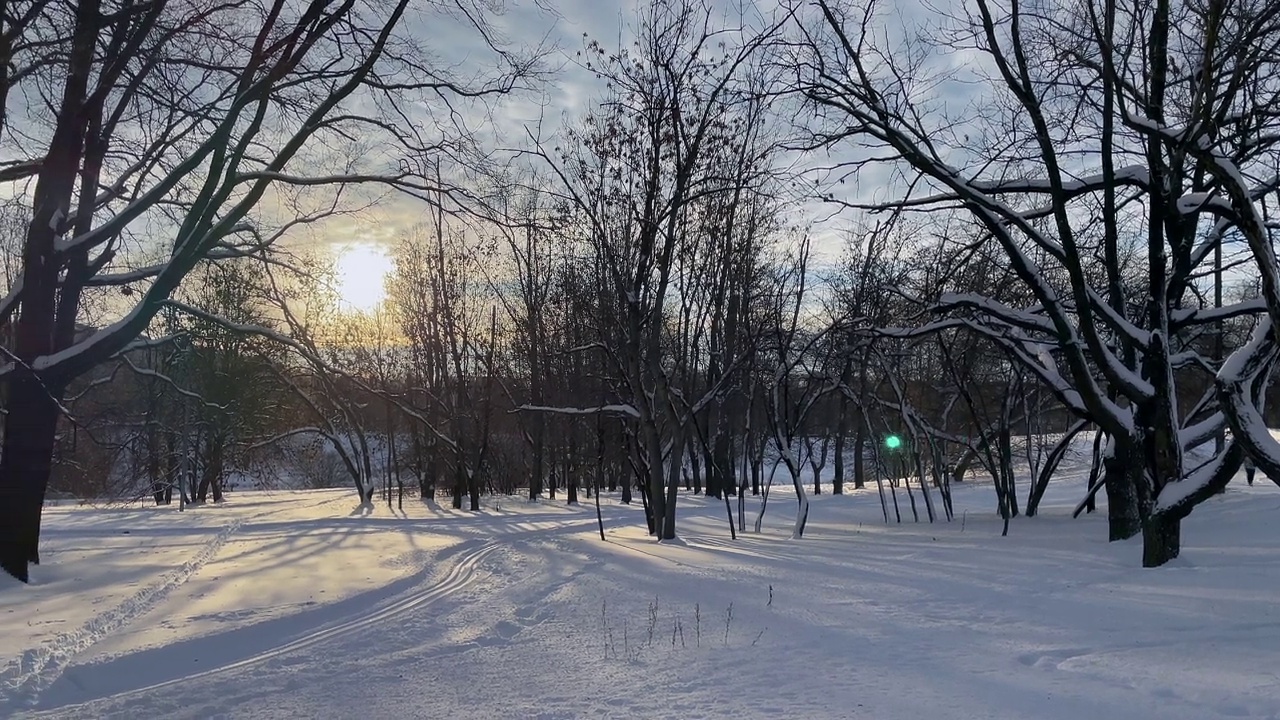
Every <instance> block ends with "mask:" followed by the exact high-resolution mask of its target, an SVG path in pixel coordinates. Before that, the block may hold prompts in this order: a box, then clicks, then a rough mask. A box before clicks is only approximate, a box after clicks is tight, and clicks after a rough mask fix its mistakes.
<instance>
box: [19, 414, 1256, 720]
mask: <svg viewBox="0 0 1280 720" xmlns="http://www.w3.org/2000/svg"><path fill="white" fill-rule="evenodd" d="M1090 442H1091V438H1090V437H1087V436H1082V437H1081V438H1080V439H1079V440H1078V444H1079V448H1077V449H1078V450H1080V451H1081V454H1084V453H1087V450H1088V445H1089V443H1090ZM1064 463H1066V465H1064V469H1063V470H1062V471H1060V473H1059V474H1058V475H1057V476H1056V478H1055V480H1054V482H1053V483H1052V484H1051V485H1050V488H1049V492H1048V494H1047V495H1046V497H1045V500H1044V503H1043V504H1042V508H1041V512H1042V515H1041V516H1040V517H1036V518H1019V519H1017V520H1016V521H1015V522H1014V523H1013V526H1012V529H1011V531H1010V535H1009V537H1006V538H1001V537H1000V521H999V518H998V516H997V514H996V511H995V499H994V494H993V492H992V488H991V486H990V485H989V484H987V483H982V482H978V481H976V480H975V481H970V482H965V483H964V484H963V485H958V486H956V487H955V488H954V497H955V502H956V520H955V521H954V522H950V523H947V522H941V521H940V522H938V523H933V524H930V523H927V522H923V523H918V524H916V523H909V522H906V523H902V524H896V523H895V524H885V523H884V522H883V519H882V517H881V511H880V507H879V500H878V498H877V495H876V492H875V490H874V485H873V486H872V489H870V490H868V491H857V492H850V493H849V494H846V495H844V496H833V495H831V494H829V492H824V494H822V495H818V496H811V497H810V501H811V503H812V508H811V511H810V516H809V521H808V524H807V525H806V529H805V533H804V537H803V538H802V539H791V538H790V537H789V536H790V534H791V530H792V527H791V525H792V524H793V520H794V518H792V517H791V513H790V511H789V510H790V508H789V507H788V505H789V503H794V502H795V496H794V495H793V494H791V489H790V488H789V487H786V486H785V485H779V486H777V487H774V488H773V490H772V491H771V492H772V494H773V496H774V497H773V498H772V502H771V505H775V504H778V503H781V505H779V506H778V507H777V509H775V510H774V511H772V512H770V513H768V514H766V516H765V523H764V529H763V532H762V533H760V534H754V533H745V534H743V535H740V536H739V539H738V540H737V541H732V540H730V539H729V533H728V529H727V528H726V527H725V523H726V518H725V516H724V504H723V501H717V500H714V499H708V498H700V497H693V496H689V495H684V496H682V497H681V499H680V506H679V521H678V522H679V525H678V528H679V531H680V541H679V542H667V543H655V542H653V541H652V540H651V539H650V538H648V537H646V535H645V533H644V531H643V528H642V527H641V516H640V512H641V511H640V506H639V502H638V499H637V502H636V503H635V505H634V506H631V507H627V506H623V505H621V504H620V503H619V502H618V500H617V497H616V495H614V496H610V495H608V494H606V496H605V497H604V498H603V499H602V502H601V504H602V510H603V513H604V521H605V524H606V529H607V536H608V541H607V542H602V541H601V540H600V538H599V535H598V533H597V530H596V524H595V507H594V504H593V503H592V502H590V501H587V500H586V498H585V496H584V502H583V503H582V505H581V506H579V507H566V506H565V505H564V504H563V502H561V501H550V500H545V499H544V500H542V501H540V502H536V503H531V502H528V501H527V500H524V499H520V498H515V497H511V498H508V497H489V498H486V499H485V507H484V509H483V510H482V511H481V512H478V513H468V512H463V511H456V510H452V509H449V508H444V507H440V506H439V505H436V504H435V503H430V504H424V503H422V502H420V501H418V500H417V499H416V498H414V499H412V501H410V499H409V498H406V501H405V510H404V512H400V511H392V510H390V509H388V508H387V507H386V505H385V503H383V504H381V505H378V506H377V507H376V509H375V511H374V513H373V514H372V515H368V516H363V517H361V516H356V515H353V514H352V513H351V510H352V508H353V507H355V505H356V501H355V498H354V496H353V494H352V493H351V492H350V491H307V492H281V493H265V492H233V493H231V494H230V495H229V496H228V497H229V500H228V502H227V503H225V504H224V505H221V506H216V507H204V508H197V509H194V510H190V511H187V512H183V513H178V512H176V511H175V510H174V509H172V508H159V509H156V508H143V507H141V506H132V507H127V508H124V507H100V508H95V507H90V506H75V505H69V506H57V507H52V508H50V509H49V511H48V512H47V514H46V519H45V528H46V530H45V544H44V548H45V560H46V562H45V564H43V565H40V566H38V567H36V568H34V571H33V572H34V582H33V584H32V585H30V586H21V585H19V584H17V583H14V582H5V583H0V667H5V665H6V664H7V665H8V667H7V669H4V670H3V671H0V717H9V716H16V717H58V718H110V717H121V718H136V717H165V718H208V717H228V718H297V717H316V718H327V717H333V718H345V717H363V718H400V717H447V718H451V719H459V720H460V719H463V718H492V717H514V718H531V717H537V718H548V719H550V718H610V717H612V718H630V717H655V718H695V717H733V718H777V717H796V718H800V717H803V718H837V717H855V718H862V717H865V718H878V719H879V718H883V719H888V720H893V719H897V718H903V719H913V720H914V719H918V718H925V717H945V718H957V719H966V718H1011V719H1012V718H1019V719H1026V718H1045V719H1048V720H1059V719H1061V720H1068V719H1070V720H1078V718H1081V717H1095V718H1112V717H1121V716H1123V717H1125V718H1135V719H1140V718H1160V719H1161V720H1179V719H1182V718H1185V719H1188V720H1191V719H1194V720H1204V719H1205V718H1220V717H1253V718H1275V717H1277V716H1280V677H1278V676H1277V673H1276V671H1275V669H1274V653H1275V648H1276V647H1280V608H1277V606H1276V604H1275V602H1274V600H1275V597H1276V596H1277V594H1278V593H1280V547H1277V543H1275V542H1274V538H1275V531H1274V526H1275V525H1274V518H1275V517H1276V515H1277V511H1280V489H1277V488H1276V487H1275V486H1274V485H1273V484H1271V483H1269V482H1262V483H1257V484H1256V485H1255V486H1253V487H1246V486H1245V485H1244V484H1243V476H1241V477H1240V478H1238V479H1237V480H1236V481H1235V482H1233V483H1232V484H1231V486H1230V487H1229V489H1228V491H1227V492H1226V493H1225V494H1223V495H1221V496H1217V497H1214V498H1212V499H1210V500H1209V501H1207V502H1206V503H1205V504H1204V505H1202V506H1200V507H1199V508H1197V510H1196V511H1195V512H1194V513H1192V515H1191V516H1190V517H1189V518H1188V519H1187V520H1186V521H1184V526H1183V543H1184V548H1183V554H1182V557H1181V558H1179V559H1178V560H1176V561H1174V562H1173V563H1171V564H1169V565H1167V566H1165V567H1163V568H1159V569H1155V570H1142V569H1140V558H1141V552H1142V548H1141V543H1140V541H1139V540H1137V539H1135V540H1132V541H1127V542H1122V543H1110V544H1109V543H1107V542H1106V512H1105V508H1100V511H1099V512H1098V513H1095V514H1093V515H1090V516H1084V517H1082V518H1081V519H1079V520H1071V519H1070V518H1069V513H1070V511H1071V508H1072V507H1073V505H1074V503H1075V501H1077V500H1078V499H1079V497H1080V495H1081V494H1082V493H1083V491H1084V482H1085V472H1086V468H1085V467H1084V466H1083V464H1082V463H1081V460H1080V458H1079V457H1078V456H1077V457H1074V458H1069V459H1068V460H1067V461H1064ZM806 479H807V478H806ZM1024 480H1025V479H1024ZM810 482H811V481H810ZM1025 487H1026V484H1025V482H1023V484H1022V488H1023V489H1024V491H1025ZM824 490H829V486H828V487H827V488H824ZM898 496H899V500H900V501H901V502H902V503H903V504H904V505H905V504H906V498H905V497H904V493H901V492H899V493H898ZM1100 499H1101V498H1100ZM759 502H760V501H759V498H748V500H747V512H748V514H749V515H754V512H755V509H756V508H757V507H758V505H759ZM735 505H736V503H735ZM904 510H905V507H904ZM904 514H906V515H908V517H909V513H904ZM891 515H892V514H891ZM922 517H923V515H922Z"/></svg>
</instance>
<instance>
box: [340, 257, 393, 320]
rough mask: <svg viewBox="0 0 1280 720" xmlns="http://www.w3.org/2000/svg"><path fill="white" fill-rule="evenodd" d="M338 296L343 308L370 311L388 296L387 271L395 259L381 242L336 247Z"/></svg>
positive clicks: (389, 270) (391, 268) (390, 268)
mask: <svg viewBox="0 0 1280 720" xmlns="http://www.w3.org/2000/svg"><path fill="white" fill-rule="evenodd" d="M334 254H335V255H336V259H335V263H334V272H335V275H336V276H337V277H336V282H337V290H338V299H339V300H340V301H341V303H342V305H343V306H344V309H347V310H356V311H360V312H370V311H372V310H374V309H376V308H377V307H378V305H380V304H382V301H383V300H384V299H385V298H386V295H387V291H386V284H387V275H388V274H390V273H391V271H392V270H394V269H395V265H396V263H395V260H394V259H392V257H391V255H390V253H388V252H387V250H386V248H384V247H382V246H381V245H378V244H375V243H370V242H352V243H343V244H342V245H338V246H337V247H336V248H334Z"/></svg>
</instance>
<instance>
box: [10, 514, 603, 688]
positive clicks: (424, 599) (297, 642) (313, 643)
mask: <svg viewBox="0 0 1280 720" xmlns="http://www.w3.org/2000/svg"><path fill="white" fill-rule="evenodd" d="M594 524H595V519H594V518H590V519H567V518H566V519H565V520H552V521H536V520H535V521H524V522H520V523H518V524H514V525H511V526H508V527H505V528H497V527H495V528H490V530H491V531H492V532H491V534H492V539H489V540H482V539H479V538H473V539H467V540H463V542H462V543H460V544H458V545H454V546H452V547H450V548H449V549H447V550H445V551H443V555H454V557H453V558H452V559H451V560H450V562H451V566H450V567H449V569H448V570H447V571H446V572H445V575H444V577H443V578H442V579H440V580H439V581H436V582H430V581H429V580H428V579H427V578H425V577H424V576H425V575H426V574H427V571H426V570H425V569H424V570H422V571H420V572H419V573H417V574H415V575H412V576H409V577H408V578H405V579H402V580H401V581H400V584H409V585H410V587H409V589H407V590H392V591H391V592H390V593H387V594H386V595H384V596H383V597H380V598H377V599H368V598H360V601H361V602H357V604H358V605H361V606H362V607H360V608H359V609H357V610H355V611H350V612H348V611H346V610H345V607H343V605H342V603H339V607H340V608H341V609H340V610H339V612H338V613H337V617H336V619H329V620H324V619H320V620H317V621H316V622H315V623H314V624H313V628H314V629H310V630H305V631H302V632H301V633H300V634H299V633H294V634H293V637H292V638H291V639H289V640H287V641H286V642H283V643H279V642H277V643H276V644H268V645H267V646H265V647H260V648H258V649H254V639H252V638H251V639H249V640H248V641H247V642H245V643H236V644H235V647H236V648H237V649H238V650H239V651H240V652H241V653H242V652H243V649H244V648H245V647H248V648H250V649H249V652H248V654H241V656H239V657H234V656H233V657H225V656H224V657H217V655H218V649H217V648H215V647H213V646H211V645H209V644H208V643H206V642H205V640H206V639H205V638H196V639H194V640H192V641H191V642H192V645H194V646H200V647H204V648H206V650H205V651H202V654H204V655H205V656H206V659H207V658H208V657H213V658H214V660H213V663H214V665H215V666H214V667H209V668H207V669H203V670H200V671H197V672H194V673H191V672H181V673H180V674H179V676H177V677H171V678H168V679H166V680H163V681H161V682H155V683H150V684H147V685H146V686H144V687H138V686H136V685H132V684H131V685H129V686H127V687H111V686H110V685H109V684H108V685H100V686H98V687H94V688H92V689H89V690H88V692H87V693H86V694H85V695H83V696H81V697H78V698H76V699H75V700H74V701H72V702H70V703H65V704H64V703H58V704H57V705H50V706H41V705H40V704H39V697H38V696H35V697H33V698H32V699H30V700H29V701H28V702H27V703H25V705H26V706H27V707H28V708H33V709H37V710H43V711H49V710H56V709H63V710H66V709H70V708H72V707H81V708H82V707H84V706H86V705H89V704H91V703H94V702H96V701H100V700H104V699H107V698H118V697H122V696H126V695H127V696H144V695H147V694H151V693H154V692H156V691H159V690H162V689H164V688H169V687H173V686H182V685H184V684H186V683H190V682H191V681H194V680H197V679H201V678H208V677H211V676H215V675H219V674H223V673H231V672H235V671H238V670H244V669H247V668H251V667H253V666H257V665H262V664H264V663H269V662H270V661H273V660H275V661H278V662H281V663H283V664H288V661H287V660H282V658H284V657H285V656H287V655H291V654H295V653H299V652H302V651H306V650H310V649H313V648H315V647H317V646H321V645H323V644H325V643H329V642H332V641H337V640H340V639H343V638H349V637H351V636H353V635H359V634H360V633H363V632H367V631H368V630H369V629H371V628H375V627H380V626H381V627H388V626H390V624H391V623H392V622H393V621H395V620H396V619H397V618H399V617H400V616H402V615H404V614H406V613H409V612H411V611H421V610H423V609H425V608H427V607H430V606H432V605H433V604H436V603H439V602H441V601H444V600H447V599H450V598H452V597H453V596H455V595H457V594H458V593H460V592H462V591H464V590H467V589H470V588H472V587H474V586H475V584H476V581H477V580H478V579H480V578H482V577H484V574H483V572H482V570H481V568H482V566H483V564H484V563H485V561H486V559H488V558H490V557H491V556H492V555H494V554H495V553H496V552H497V551H499V550H501V549H503V548H504V547H510V543H511V541H512V540H519V539H522V538H525V537H534V536H536V537H539V538H545V537H547V536H548V535H556V534H561V533H569V532H574V531H579V530H581V529H582V528H584V527H588V526H589V525H594ZM227 535H228V536H229V535H230V533H227ZM223 542H225V539H224V540H223ZM441 557H442V556H441ZM437 559H440V557H437ZM205 561H207V558H206V559H205ZM433 574H435V573H433ZM188 576H189V574H188ZM175 587H176V584H175ZM385 589H386V588H384V590H385ZM157 599H158V598H157ZM349 600H350V599H349ZM365 601H367V602H368V603H369V604H365ZM152 605H154V603H152V604H150V605H148V607H147V609H150V607H151V606H152ZM369 605H372V607H370V606H369ZM329 610H330V612H331V611H332V608H330V609H329ZM144 611H145V610H144ZM316 612H317V613H318V614H320V615H326V614H329V615H330V618H332V617H333V615H332V614H330V612H326V609H325V608H320V609H318V610H317V611H316ZM138 615H140V612H139V613H134V614H131V616H130V617H137V616H138ZM517 617H518V620H519V622H518V623H516V624H511V623H508V624H505V625H504V624H502V623H499V626H498V627H496V628H495V631H496V635H497V639H498V640H499V641H503V642H507V641H510V640H511V639H512V638H513V637H514V635H515V634H517V633H518V632H520V631H521V630H523V629H526V626H532V625H536V624H538V621H539V620H541V617H539V616H537V615H536V614H534V615H532V616H528V615H526V614H522V613H518V614H517ZM288 620H289V618H285V621H288ZM272 640H277V641H278V638H273V637H271V636H269V635H268V636H267V642H268V643H271V641H272ZM490 642H492V641H491V640H490V639H485V638H482V639H478V640H477V641H475V642H472V643H469V644H466V645H463V646H461V647H458V648H451V649H449V650H445V651H439V652H437V653H436V655H438V656H447V655H451V654H454V653H455V652H458V651H461V650H466V649H468V648H469V647H477V646H485V645H487V644H489V643H490ZM162 651H163V649H161V652H162ZM224 655H225V651H224ZM135 663H136V664H137V665H139V667H138V670H139V672H145V671H146V668H145V667H142V666H144V665H150V666H154V664H155V663H154V662H147V658H146V651H144V652H143V653H141V654H139V655H138V656H135V655H125V656H122V657H117V658H113V659H110V660H105V661H102V662H98V663H91V664H88V665H84V666H75V667H76V670H81V669H83V670H85V671H86V672H87V673H89V672H91V673H92V674H93V675H94V676H95V677H99V678H102V677H105V678H126V679H130V678H137V677H139V676H140V675H139V674H138V673H133V672H128V671H123V672H122V671H120V670H119V668H110V669H108V668H106V667H105V666H112V665H128V664H135ZM160 664H162V665H164V664H170V665H172V664H173V663H171V662H167V661H165V660H161V661H160ZM59 674H61V673H59ZM69 679H70V680H72V681H73V682H72V684H73V685H79V684H80V683H79V682H78V681H77V680H76V678H73V677H69ZM55 680H57V676H54V677H50V678H49V679H48V681H47V682H42V683H41V688H42V689H43V688H47V687H48V686H49V685H50V684H52V682H53V681H55ZM126 681H127V680H126Z"/></svg>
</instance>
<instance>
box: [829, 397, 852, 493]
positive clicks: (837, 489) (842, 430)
mask: <svg viewBox="0 0 1280 720" xmlns="http://www.w3.org/2000/svg"><path fill="white" fill-rule="evenodd" d="M848 423H849V403H848V402H847V401H846V400H845V399H844V398H843V397H841V398H840V415H839V417H838V418H837V419H836V447H835V453H836V456H835V466H834V468H833V470H834V471H835V474H836V478H835V482H834V483H833V484H832V485H831V492H832V494H835V495H843V494H844V446H845V435H847V434H848V432H849V425H848Z"/></svg>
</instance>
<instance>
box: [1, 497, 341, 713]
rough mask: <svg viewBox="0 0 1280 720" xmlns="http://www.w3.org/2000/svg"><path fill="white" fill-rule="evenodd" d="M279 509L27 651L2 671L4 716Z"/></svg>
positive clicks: (224, 531) (232, 528)
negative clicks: (249, 528) (235, 537)
mask: <svg viewBox="0 0 1280 720" xmlns="http://www.w3.org/2000/svg"><path fill="white" fill-rule="evenodd" d="M330 502H333V499H332V498H326V499H324V500H321V501H319V502H318V503H314V506H315V507H319V506H321V505H325V504H328V503H330ZM274 510H275V508H269V509H267V510H263V511H261V512H258V513H254V514H252V515H249V516H246V517H241V518H237V519H235V520H233V521H232V522H230V523H228V524H227V525H224V526H223V527H222V528H221V529H220V530H218V531H217V533H215V534H214V535H213V537H212V538H210V539H209V541H208V543H207V544H206V545H205V546H204V547H203V548H202V549H201V550H200V552H198V553H196V555H195V557H193V558H191V559H190V560H187V561H186V562H184V563H183V564H182V565H180V566H179V567H177V568H176V569H174V570H171V571H169V572H168V573H166V574H165V575H163V576H162V577H161V579H160V580H159V581H157V582H155V583H152V584H151V585H148V586H146V587H144V588H142V589H141V590H139V591H138V592H136V593H134V594H133V595H131V596H130V597H128V598H127V599H125V600H124V601H123V602H121V603H120V604H118V605H116V606H115V607H113V608H111V609H110V610H107V611H105V612H102V613H99V614H97V615H94V616H93V617H91V618H90V619H89V620H88V621H87V622H85V623H84V624H83V625H81V626H80V627H79V628H77V629H76V630H72V631H69V632H65V633H62V634H60V635H58V636H56V637H54V638H53V639H52V640H49V641H47V642H45V643H44V644H43V645H41V646H40V647H38V648H30V649H27V650H24V651H23V652H22V653H21V654H20V655H19V656H18V658H17V659H16V660H14V661H12V662H10V664H9V666H8V667H6V668H5V669H4V670H3V671H0V717H4V716H7V715H8V714H9V713H15V712H17V711H18V710H20V709H22V708H33V707H36V706H38V705H39V703H40V696H41V693H43V692H44V691H45V690H46V689H47V688H48V687H49V686H50V685H52V684H53V683H55V682H57V680H58V678H59V677H61V676H62V673H63V672H64V671H65V670H66V669H67V667H69V666H70V664H71V660H72V659H73V658H75V657H76V656H77V655H79V654H80V653H82V652H84V651H85V650H87V649H89V648H90V647H92V646H93V645H94V644H96V643H98V642H100V641H102V640H103V639H105V638H107V637H109V636H111V635H112V634H113V633H116V632H118V631H120V630H122V629H124V628H125V627H128V626H129V625H130V624H131V623H132V622H134V621H135V620H137V619H138V618H140V617H142V616H143V615H145V614H146V613H148V612H150V611H151V610H153V609H154V608H155V607H156V606H158V605H159V604H160V603H161V602H163V601H164V599H165V598H166V597H168V596H169V595H170V594H171V593H172V592H173V591H174V590H176V589H178V588H179V587H181V586H182V585H183V584H184V583H186V582H187V581H188V580H190V579H191V577H192V576H193V575H195V574H196V573H197V572H199V570H200V569H201V568H203V567H204V566H205V565H207V564H208V563H209V561H210V560H212V559H213V558H214V557H216V556H217V554H218V553H219V552H220V551H221V550H222V548H223V547H224V546H225V545H226V544H227V542H228V541H229V540H231V538H232V536H233V535H234V534H235V533H236V531H237V530H239V529H240V528H241V527H242V526H244V525H245V523H247V522H251V521H253V520H255V519H258V518H260V517H263V516H266V515H268V514H270V513H271V512H273V511H274Z"/></svg>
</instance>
